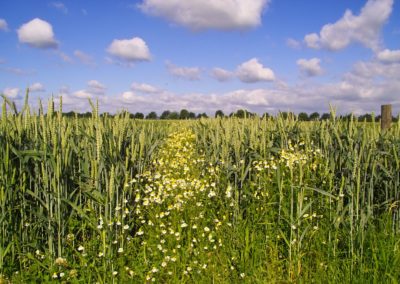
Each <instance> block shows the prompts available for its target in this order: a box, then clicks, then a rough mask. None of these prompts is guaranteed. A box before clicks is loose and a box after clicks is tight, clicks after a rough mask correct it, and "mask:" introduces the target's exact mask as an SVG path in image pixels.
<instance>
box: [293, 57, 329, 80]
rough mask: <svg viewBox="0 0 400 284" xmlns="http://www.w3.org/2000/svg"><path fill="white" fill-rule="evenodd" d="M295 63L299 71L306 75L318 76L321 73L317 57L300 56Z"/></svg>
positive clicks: (319, 61)
mask: <svg viewBox="0 0 400 284" xmlns="http://www.w3.org/2000/svg"><path fill="white" fill-rule="evenodd" d="M296 63H297V65H298V66H299V68H300V71H301V73H302V74H303V75H305V76H307V77H313V76H318V75H321V74H322V73H323V70H322V68H321V66H320V63H321V60H320V59H319V58H315V57H314V58H311V59H309V60H307V59H303V58H302V59H299V60H297V62H296Z"/></svg>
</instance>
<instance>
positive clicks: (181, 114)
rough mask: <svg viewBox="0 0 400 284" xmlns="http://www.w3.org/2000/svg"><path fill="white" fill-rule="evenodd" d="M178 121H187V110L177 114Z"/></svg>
mask: <svg viewBox="0 0 400 284" xmlns="http://www.w3.org/2000/svg"><path fill="white" fill-rule="evenodd" d="M179 119H189V111H188V110H187V109H182V110H181V112H180V113H179Z"/></svg>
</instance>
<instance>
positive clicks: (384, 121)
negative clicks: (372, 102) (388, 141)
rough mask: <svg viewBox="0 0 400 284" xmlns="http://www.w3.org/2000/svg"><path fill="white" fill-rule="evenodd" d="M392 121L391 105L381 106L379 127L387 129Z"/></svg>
mask: <svg viewBox="0 0 400 284" xmlns="http://www.w3.org/2000/svg"><path fill="white" fill-rule="evenodd" d="M391 123H392V105H382V106H381V129H382V130H385V129H389V128H390V124H391Z"/></svg>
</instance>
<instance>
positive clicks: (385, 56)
mask: <svg viewBox="0 0 400 284" xmlns="http://www.w3.org/2000/svg"><path fill="white" fill-rule="evenodd" d="M377 58H378V59H379V60H380V61H382V62H385V63H393V62H400V49H397V50H389V49H385V50H383V51H380V52H379V53H378V54H377Z"/></svg>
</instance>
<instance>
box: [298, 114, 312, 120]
mask: <svg viewBox="0 0 400 284" xmlns="http://www.w3.org/2000/svg"><path fill="white" fill-rule="evenodd" d="M297 118H298V119H299V120H300V121H308V120H309V117H308V114H307V113H305V112H300V113H299V115H298V116H297Z"/></svg>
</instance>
